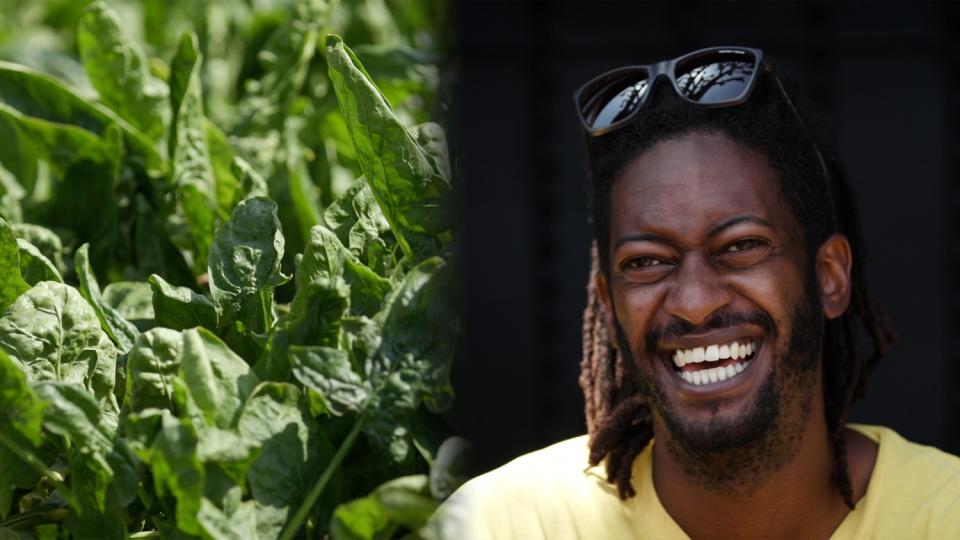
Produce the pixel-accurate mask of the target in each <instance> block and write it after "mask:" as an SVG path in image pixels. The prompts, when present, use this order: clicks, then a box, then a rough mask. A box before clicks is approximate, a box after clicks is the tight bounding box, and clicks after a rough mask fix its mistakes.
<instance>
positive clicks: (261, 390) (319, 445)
mask: <svg viewBox="0 0 960 540" xmlns="http://www.w3.org/2000/svg"><path fill="white" fill-rule="evenodd" d="M239 428H240V434H241V435H242V436H243V437H244V438H245V439H249V440H253V441H256V442H258V443H259V444H260V445H261V451H260V456H259V457H258V458H257V460H256V461H255V462H254V464H253V466H251V467H250V472H249V474H248V479H249V482H250V490H251V492H252V494H253V499H254V501H255V503H256V508H257V531H258V533H259V536H260V537H261V538H275V537H276V536H277V535H278V533H279V532H280V529H281V528H282V527H283V525H284V523H286V522H287V519H288V517H289V515H290V514H291V510H292V509H293V507H294V506H295V505H297V504H299V503H300V502H301V501H302V500H303V499H304V498H305V497H306V494H307V491H308V490H309V488H310V486H311V485H312V484H313V480H314V477H315V474H316V473H315V472H314V471H317V470H319V469H320V467H321V465H322V464H323V463H326V462H327V461H329V460H330V458H331V456H332V455H333V447H332V445H331V444H330V442H329V441H328V440H327V439H326V437H325V436H324V435H323V432H322V431H321V430H320V428H319V426H318V425H317V423H316V421H315V420H314V419H313V418H312V417H311V416H310V414H309V412H308V411H307V410H306V409H305V407H304V402H303V399H302V392H301V391H300V389H298V388H297V387H295V386H293V385H291V384H283V383H263V384H262V385H260V386H259V387H258V388H257V389H256V390H255V391H254V393H253V395H251V396H250V398H249V399H248V400H247V403H246V404H245V405H244V407H243V411H242V412H241V414H240V423H239Z"/></svg>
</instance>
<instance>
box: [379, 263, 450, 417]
mask: <svg viewBox="0 0 960 540" xmlns="http://www.w3.org/2000/svg"><path fill="white" fill-rule="evenodd" d="M451 290H453V275H452V271H451V270H450V268H449V267H447V266H445V265H444V263H443V261H442V260H441V259H438V258H433V259H428V260H426V261H424V262H422V263H420V264H419V265H418V266H416V267H414V268H413V269H412V270H411V271H410V272H409V273H408V274H407V276H406V277H405V278H404V280H403V282H402V283H401V284H400V285H399V286H398V287H397V289H396V290H395V291H394V292H393V293H392V294H391V296H390V298H388V300H387V306H386V307H385V310H384V312H383V313H382V314H381V315H380V316H382V318H383V319H382V320H383V341H382V342H381V345H380V349H379V351H378V353H379V355H380V358H381V360H382V361H383V362H384V364H385V365H384V367H386V368H387V369H397V368H399V369H404V370H411V371H413V372H415V373H417V375H418V379H419V380H418V381H417V382H416V385H417V386H418V389H419V391H420V392H421V393H422V397H423V398H424V400H425V404H426V405H427V407H428V408H429V409H430V410H432V411H435V412H437V411H442V410H445V409H446V408H447V407H448V406H449V403H450V400H451V399H452V397H453V389H452V388H451V386H450V365H451V362H452V360H453V353H454V348H455V346H456V339H457V336H458V334H459V331H460V327H459V323H458V317H457V310H456V307H455V306H454V305H453V303H452V301H451V298H450V291H451Z"/></svg>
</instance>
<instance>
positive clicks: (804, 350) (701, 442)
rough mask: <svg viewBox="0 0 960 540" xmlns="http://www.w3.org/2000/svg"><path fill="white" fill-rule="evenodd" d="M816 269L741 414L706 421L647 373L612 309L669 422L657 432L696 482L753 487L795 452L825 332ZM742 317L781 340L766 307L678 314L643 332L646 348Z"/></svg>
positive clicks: (629, 356) (657, 412) (631, 369)
mask: <svg viewBox="0 0 960 540" xmlns="http://www.w3.org/2000/svg"><path fill="white" fill-rule="evenodd" d="M812 275H813V270H812V269H811V270H810V271H808V272H807V279H806V284H805V294H804V298H803V300H802V301H801V302H799V303H798V305H796V306H795V307H794V310H793V313H792V317H791V319H790V321H789V322H788V324H787V326H788V327H789V339H788V341H787V343H786V345H785V346H781V347H778V350H774V351H773V354H772V362H773V366H772V369H771V370H770V373H769V374H768V375H767V376H766V377H765V378H764V380H763V381H761V383H760V384H759V387H758V389H757V391H756V392H755V394H754V396H753V399H752V400H751V401H750V402H749V403H748V404H747V405H746V407H745V408H744V409H743V411H742V412H741V414H739V415H737V416H736V417H735V418H723V417H718V416H714V417H711V418H709V419H707V420H705V421H692V420H689V419H686V418H684V417H683V415H682V414H681V413H680V411H678V410H677V408H676V407H675V406H674V405H673V402H671V401H670V400H669V399H667V394H666V391H665V390H664V388H663V386H662V384H661V382H660V381H659V380H658V379H657V378H656V377H655V376H653V375H652V373H653V372H652V370H650V371H648V373H649V375H645V374H644V373H643V372H642V370H641V369H640V366H641V365H642V364H640V362H641V361H643V360H642V359H640V358H637V357H636V355H635V354H634V353H633V352H632V351H631V349H630V347H629V342H628V340H627V338H626V333H625V332H624V330H623V327H622V325H621V324H620V321H619V320H617V319H616V317H614V322H615V327H616V332H617V340H618V344H619V346H620V350H621V351H623V352H624V353H626V354H625V355H624V364H625V367H626V370H627V372H628V373H629V374H630V376H631V377H633V378H634V380H635V382H636V384H637V387H638V388H639V389H640V392H641V393H642V394H643V395H644V397H646V399H647V401H648V403H649V405H650V409H651V412H652V414H653V417H654V419H655V422H656V423H658V424H659V425H660V426H661V427H662V428H663V429H660V430H658V431H659V432H660V433H657V435H658V436H660V438H661V440H663V441H664V442H665V444H666V449H667V451H669V452H670V453H671V454H672V455H673V456H674V457H675V458H676V459H677V461H678V462H679V463H680V464H681V465H682V466H683V468H684V471H685V473H686V475H687V476H688V477H689V478H690V479H691V480H693V481H694V482H696V483H697V484H698V485H701V486H703V487H705V488H707V489H711V490H716V491H724V492H745V491H750V490H751V489H752V488H754V487H756V486H758V485H760V484H761V483H762V482H763V480H764V479H765V478H766V477H768V476H769V474H770V473H772V472H773V471H776V470H778V469H779V468H781V467H782V466H783V465H784V463H786V462H787V461H788V460H789V459H791V458H792V457H793V456H794V455H795V454H796V451H797V450H798V448H799V446H800V440H801V437H802V435H803V432H804V428H805V426H806V422H807V419H808V417H809V414H810V406H811V399H812V397H813V389H814V387H815V382H816V377H817V366H818V361H819V358H820V353H821V350H822V340H823V325H824V321H823V317H822V315H820V313H821V305H820V301H819V300H820V299H819V296H818V294H817V289H816V282H815V281H813V279H812V278H811V276H812ZM738 324H754V325H757V326H759V327H761V328H763V329H764V330H765V331H766V333H767V339H768V340H770V342H771V343H776V342H777V337H778V335H779V334H780V332H778V330H777V326H776V324H775V323H774V321H773V318H772V317H770V315H769V314H767V313H766V312H763V311H756V312H752V313H731V312H723V313H717V314H715V315H714V316H712V317H710V319H709V320H707V321H705V322H704V323H703V324H702V325H699V326H696V327H694V326H693V325H691V324H689V323H687V322H685V321H675V322H673V323H672V324H670V325H668V326H666V327H665V328H663V329H654V330H652V331H651V332H650V333H648V335H647V336H645V342H646V344H647V350H653V344H655V343H657V342H658V341H659V340H660V339H662V338H663V337H665V336H670V337H676V336H682V335H685V334H691V333H700V332H703V331H705V330H712V329H719V328H726V327H730V326H734V325H738ZM654 361H658V360H654ZM648 363H649V362H648ZM717 407H719V403H718V404H717Z"/></svg>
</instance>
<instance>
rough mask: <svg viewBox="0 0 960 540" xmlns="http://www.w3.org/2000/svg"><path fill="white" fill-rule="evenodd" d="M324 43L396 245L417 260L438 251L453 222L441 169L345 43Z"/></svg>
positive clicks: (356, 143) (352, 132)
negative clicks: (398, 116) (441, 238)
mask: <svg viewBox="0 0 960 540" xmlns="http://www.w3.org/2000/svg"><path fill="white" fill-rule="evenodd" d="M325 45H326V57H327V62H328V64H329V66H330V80H331V81H333V86H334V89H335V90H336V93H337V100H338V101H339V103H340V110H341V111H342V113H343V116H344V117H345V118H346V119H347V125H348V127H349V129H350V136H351V138H352V140H353V144H354V147H356V149H357V158H358V161H359V162H360V167H361V169H363V173H364V176H365V177H366V179H367V182H368V183H369V184H370V188H371V190H372V192H373V196H374V198H376V200H377V203H378V204H379V205H380V208H381V209H382V210H383V213H384V215H385V217H386V218H387V221H388V222H389V223H390V227H391V229H392V230H393V232H394V235H396V237H397V241H398V242H399V244H400V247H401V248H402V249H403V252H404V253H405V254H406V255H407V256H408V257H410V258H413V259H415V260H422V259H424V258H426V257H429V256H430V255H434V254H437V253H440V252H441V251H442V245H441V244H440V243H438V237H440V236H441V235H442V233H444V232H446V231H448V230H449V229H450V228H451V227H452V224H453V221H452V219H451V216H450V214H449V206H448V205H447V204H445V203H447V202H448V201H446V198H447V197H448V192H449V188H450V186H449V183H448V179H447V178H446V177H445V176H444V170H443V169H442V168H441V167H439V166H438V165H437V162H436V160H435V159H434V157H433V156H432V155H431V154H430V153H429V152H427V151H426V150H424V148H423V146H422V145H421V144H420V142H418V140H417V139H416V138H414V137H413V135H411V134H410V132H409V131H407V129H406V128H405V127H404V126H403V124H401V123H400V121H399V120H397V118H396V116H395V115H394V113H393V110H392V109H391V108H390V105H389V104H388V103H387V101H386V99H385V98H384V96H383V94H382V93H381V92H380V91H379V90H378V89H377V87H376V86H375V85H374V84H373V83H372V82H371V80H370V77H369V76H368V75H367V73H366V72H365V71H364V69H363V66H362V65H361V64H360V62H359V60H357V58H356V56H355V55H354V54H353V52H352V51H350V49H349V48H347V47H346V45H344V44H343V40H341V39H340V38H339V37H338V36H334V35H330V36H327V38H326V42H325Z"/></svg>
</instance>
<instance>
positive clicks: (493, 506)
mask: <svg viewBox="0 0 960 540" xmlns="http://www.w3.org/2000/svg"><path fill="white" fill-rule="evenodd" d="M631 506H632V505H630V504H624V502H623V501H621V500H620V499H619V497H618V496H617V493H616V489H615V488H614V487H613V486H612V485H610V484H609V483H608V482H607V481H606V479H605V477H604V469H603V467H602V466H599V467H592V466H590V464H589V447H588V438H587V436H586V435H583V436H580V437H574V438H572V439H568V440H565V441H562V442H559V443H556V444H554V445H551V446H548V447H546V448H543V449H541V450H537V451H534V452H530V453H528V454H525V455H523V456H520V457H518V458H516V459H514V460H513V461H511V462H509V463H507V464H506V465H503V466H501V467H499V468H497V469H494V470H493V471H490V472H488V473H486V474H483V475H481V476H478V477H476V478H474V479H472V480H470V481H469V482H467V483H466V484H464V485H463V486H462V487H461V488H460V489H459V490H457V491H456V492H455V493H454V494H453V495H452V496H451V497H450V499H449V500H448V501H447V502H445V503H444V504H443V505H442V506H441V508H440V510H439V511H438V512H437V515H436V516H435V519H434V521H435V523H434V524H433V525H434V527H435V528H436V530H442V534H437V535H434V536H435V537H437V538H450V539H453V538H457V539H465V540H486V539H514V538H516V539H524V540H536V539H539V538H549V539H551V540H554V539H580V538H583V539H586V538H609V537H610V536H609V535H610V534H611V532H610V531H618V530H619V531H623V533H624V534H625V536H624V538H627V537H628V536H626V535H627V534H629V535H630V536H629V537H636V535H634V534H633V532H635V531H633V529H634V528H635V527H637V526H638V523H637V520H636V516H635V515H634V513H632V512H631ZM641 536H642V535H641Z"/></svg>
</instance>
